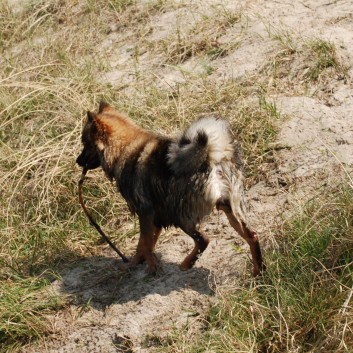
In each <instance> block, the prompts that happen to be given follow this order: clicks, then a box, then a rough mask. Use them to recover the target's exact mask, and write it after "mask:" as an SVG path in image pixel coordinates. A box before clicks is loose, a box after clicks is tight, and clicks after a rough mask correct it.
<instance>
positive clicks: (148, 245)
mask: <svg viewBox="0 0 353 353" xmlns="http://www.w3.org/2000/svg"><path fill="white" fill-rule="evenodd" d="M139 220H140V238H139V242H138V245H137V249H136V254H135V256H134V257H133V258H132V260H131V266H136V265H138V264H141V263H143V262H144V261H146V262H147V266H148V272H149V273H156V271H157V261H156V257H155V256H154V254H153V250H154V246H155V242H156V240H157V239H156V238H158V235H159V233H160V231H161V229H160V228H157V227H156V226H155V225H154V224H153V216H152V215H139Z"/></svg>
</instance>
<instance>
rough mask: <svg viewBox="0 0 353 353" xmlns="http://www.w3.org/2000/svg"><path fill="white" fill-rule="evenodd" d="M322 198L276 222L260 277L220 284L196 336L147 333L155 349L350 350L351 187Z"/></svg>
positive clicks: (352, 270) (352, 342)
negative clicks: (151, 335)
mask: <svg viewBox="0 0 353 353" xmlns="http://www.w3.org/2000/svg"><path fill="white" fill-rule="evenodd" d="M329 195H330V196H331V197H327V196H326V197H325V196H321V197H317V198H315V199H313V200H312V201H310V202H309V203H308V204H307V205H306V206H305V207H304V208H303V210H302V211H300V212H298V213H297V214H295V215H294V216H293V217H292V218H290V219H288V220H286V221H285V222H284V224H283V227H282V230H281V232H280V233H279V234H278V235H277V236H276V241H277V243H278V247H277V248H275V249H272V250H270V251H268V252H267V254H266V262H267V272H266V273H265V274H264V275H263V277H262V278H259V279H257V280H255V281H253V280H252V281H250V282H248V283H247V284H240V283H239V285H238V286H236V287H234V288H232V289H229V288H228V289H226V290H225V289H222V288H221V289H220V292H219V293H218V294H219V296H220V300H219V302H218V304H217V305H216V306H215V307H213V308H212V309H211V310H210V312H209V316H208V319H207V323H206V325H205V328H204V332H203V333H202V334H190V332H192V327H185V330H184V331H183V332H182V333H180V332H175V335H174V336H173V335H171V336H170V337H168V338H167V339H164V338H163V339H159V340H158V339H157V338H155V339H154V341H153V342H154V345H155V346H156V351H161V352H204V351H211V352H322V351H325V352H350V351H351V348H352V347H353V332H352V323H353V321H352V317H353V316H352V314H353V310H352V305H351V304H350V300H351V296H352V290H353V287H352V286H353V238H352V231H353V207H352V196H353V191H352V189H351V188H350V187H347V186H342V187H339V188H338V189H336V190H332V191H331V192H330V193H329ZM150 341H151V340H150ZM153 342H152V341H151V342H150V343H153Z"/></svg>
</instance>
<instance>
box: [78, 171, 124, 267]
mask: <svg viewBox="0 0 353 353" xmlns="http://www.w3.org/2000/svg"><path fill="white" fill-rule="evenodd" d="M86 174H87V169H86V168H83V169H82V174H81V178H80V180H79V181H78V199H79V201H80V204H81V206H82V208H83V211H84V212H85V214H86V216H87V218H88V220H89V223H90V224H91V225H92V226H94V227H95V228H96V229H97V231H98V233H99V234H100V235H101V236H102V237H103V239H104V240H105V241H106V242H107V243H108V244H109V245H110V247H111V248H112V249H113V250H114V251H115V252H116V253H117V254H118V255H119V256H120V257H121V258H122V259H123V261H124V262H129V259H128V258H127V257H126V256H125V255H124V254H123V253H121V251H120V250H119V249H118V248H117V247H116V246H115V245H114V244H113V243H112V242H111V241H110V239H109V238H108V237H107V236H106V235H105V233H104V232H103V230H102V229H101V227H100V226H99V225H98V224H97V223H96V221H95V220H94V219H93V218H92V216H91V215H90V213H89V212H88V210H87V208H86V206H85V203H84V201H83V196H82V185H83V182H84V180H85V176H86Z"/></svg>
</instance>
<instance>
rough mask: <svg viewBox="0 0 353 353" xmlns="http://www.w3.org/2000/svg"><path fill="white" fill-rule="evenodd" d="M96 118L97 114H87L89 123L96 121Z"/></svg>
mask: <svg viewBox="0 0 353 353" xmlns="http://www.w3.org/2000/svg"><path fill="white" fill-rule="evenodd" d="M95 117H96V114H94V113H92V112H90V111H88V112H87V121H88V122H89V123H92V122H93V121H94V119H95Z"/></svg>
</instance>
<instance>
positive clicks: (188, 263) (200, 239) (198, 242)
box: [179, 228, 210, 271]
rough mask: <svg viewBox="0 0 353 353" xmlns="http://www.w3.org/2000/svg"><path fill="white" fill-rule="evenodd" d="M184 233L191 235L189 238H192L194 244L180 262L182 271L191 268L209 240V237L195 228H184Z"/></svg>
mask: <svg viewBox="0 0 353 353" xmlns="http://www.w3.org/2000/svg"><path fill="white" fill-rule="evenodd" d="M184 231H185V233H187V234H188V235H190V236H191V238H193V239H194V242H195V246H194V249H193V250H192V252H191V254H189V255H188V256H186V258H185V259H184V261H183V262H182V263H181V264H180V266H179V267H180V269H181V270H182V271H185V270H188V269H189V268H191V267H192V266H193V265H194V263H195V262H196V260H197V259H198V258H199V257H200V256H201V254H202V253H203V252H204V251H205V249H206V248H207V246H208V243H209V242H210V241H209V239H208V238H207V237H206V236H205V235H202V234H201V233H200V232H198V231H197V230H196V229H195V228H193V229H192V230H190V231H186V230H184Z"/></svg>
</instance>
